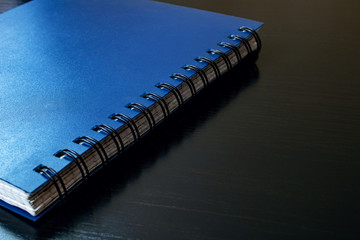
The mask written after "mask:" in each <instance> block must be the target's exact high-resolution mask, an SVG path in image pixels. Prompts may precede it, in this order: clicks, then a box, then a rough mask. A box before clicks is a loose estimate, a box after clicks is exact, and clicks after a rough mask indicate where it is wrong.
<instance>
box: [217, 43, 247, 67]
mask: <svg viewBox="0 0 360 240" xmlns="http://www.w3.org/2000/svg"><path fill="white" fill-rule="evenodd" d="M218 45H219V46H221V47H226V48H229V49H231V50H232V51H233V52H234V53H235V56H236V58H237V61H238V63H239V62H241V60H242V57H241V53H240V51H239V49H238V48H237V47H236V46H235V45H232V44H231V43H227V42H219V43H218Z"/></svg>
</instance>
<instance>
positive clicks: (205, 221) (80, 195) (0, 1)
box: [0, 0, 360, 239]
mask: <svg viewBox="0 0 360 240" xmlns="http://www.w3.org/2000/svg"><path fill="white" fill-rule="evenodd" d="M20 2H21V1H10V0H7V1H4V0H0V11H4V10H6V9H8V8H11V7H14V6H15V5H17V4H19V3H20ZM164 2H171V3H175V4H179V5H184V6H190V7H195V8H200V9H206V10H210V11H216V12H221V13H225V14H230V15H235V16H239V17H246V18H251V19H255V20H259V21H262V22H264V23H265V25H264V27H263V29H261V31H260V36H261V38H262V41H263V49H262V51H261V53H260V55H259V58H258V60H257V61H256V65H254V64H251V63H247V64H243V65H242V66H240V67H239V68H237V69H235V71H233V72H231V73H230V74H228V75H226V76H225V77H223V78H222V79H221V81H218V82H217V83H215V84H213V85H212V86H210V87H209V89H207V91H205V92H203V93H202V94H200V95H199V96H198V97H197V98H196V99H195V100H194V101H193V102H192V103H191V104H189V105H188V106H185V107H184V108H183V109H182V110H181V111H179V112H177V113H176V114H175V115H174V116H173V117H172V118H170V119H169V121H167V122H166V123H165V124H163V125H162V126H160V127H158V128H157V129H156V130H155V131H154V132H153V133H152V134H151V135H150V136H148V137H146V138H145V139H144V140H143V141H142V142H141V143H140V144H139V145H138V146H137V147H135V148H133V149H132V150H130V151H128V153H127V154H125V156H123V157H122V158H121V160H120V161H118V162H115V163H113V164H112V165H111V167H110V168H108V169H106V170H104V171H101V172H100V173H99V174H97V175H96V176H95V177H94V178H93V179H92V180H91V181H90V182H89V183H88V184H86V185H85V186H84V187H82V188H81V189H79V190H78V191H76V192H75V193H74V194H72V196H71V197H70V199H69V201H68V202H66V203H65V204H64V205H63V206H62V207H60V208H58V209H56V210H54V211H52V212H51V213H50V214H49V215H47V216H46V217H45V218H44V219H43V220H42V221H40V222H39V223H36V224H32V223H30V222H28V221H25V220H23V219H22V218H19V217H17V216H15V215H14V214H12V213H10V212H8V211H6V210H4V209H0V239H12V238H13V239H21V238H25V239H33V238H35V239H47V238H54V239H71V238H76V239H79V238H80V239H81V238H85V239H359V237H360V230H359V213H360V211H359V210H360V207H359V203H360V193H359V186H360V178H359V174H358V173H359V170H360V162H359V160H360V159H359V156H360V151H359V149H360V146H359V145H360V144H359V142H360V140H359V134H360V82H359V80H360V77H359V76H360V71H359V63H360V61H359V56H360V51H359V50H360V46H359V45H360V33H359V23H360V14H359V12H360V2H359V1H357V0H353V1H340V0H327V1H325V0H319V1H316V0H315V1H289V0H288V1H286V0H283V1H280V0H279V1H267V0H263V1H236V0H232V1H230V0H221V1H215V0H211V1H210V0H193V1H186V0H166V1H164ZM234 31H236V29H234ZM0 34H1V33H0ZM257 69H258V71H257Z"/></svg>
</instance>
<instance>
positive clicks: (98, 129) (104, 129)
mask: <svg viewBox="0 0 360 240" xmlns="http://www.w3.org/2000/svg"><path fill="white" fill-rule="evenodd" d="M92 130H94V131H95V132H105V133H107V134H108V135H109V136H110V137H111V138H112V140H113V141H114V143H115V145H116V148H117V150H118V153H120V152H122V151H123V150H124V143H123V141H122V139H121V137H120V135H119V134H118V133H117V132H116V130H115V129H114V128H113V127H110V126H109V125H106V124H100V125H96V126H94V127H93V128H92ZM114 135H115V136H114ZM116 139H117V140H116ZM119 143H120V145H119ZM120 146H121V147H120Z"/></svg>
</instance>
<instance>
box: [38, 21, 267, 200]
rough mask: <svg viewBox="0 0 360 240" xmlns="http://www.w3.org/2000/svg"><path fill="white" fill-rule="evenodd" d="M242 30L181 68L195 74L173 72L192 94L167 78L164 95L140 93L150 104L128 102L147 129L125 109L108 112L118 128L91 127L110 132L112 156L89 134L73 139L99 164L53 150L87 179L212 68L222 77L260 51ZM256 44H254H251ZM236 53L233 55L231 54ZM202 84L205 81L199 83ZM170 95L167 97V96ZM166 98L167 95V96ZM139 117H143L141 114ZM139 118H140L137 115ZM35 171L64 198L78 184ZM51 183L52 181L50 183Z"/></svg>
mask: <svg viewBox="0 0 360 240" xmlns="http://www.w3.org/2000/svg"><path fill="white" fill-rule="evenodd" d="M238 31H240V32H246V33H248V34H249V37H248V38H245V37H243V36H241V35H237V34H231V35H229V36H228V38H229V39H231V40H232V41H237V42H238V43H237V44H233V43H229V42H219V43H218V44H217V45H218V46H220V47H222V48H226V49H229V50H228V51H221V50H218V49H209V50H207V51H206V52H207V53H208V54H209V55H217V56H218V57H217V58H216V59H215V60H211V59H210V58H207V57H197V58H195V59H194V60H195V61H196V62H199V63H206V66H205V67H203V68H200V67H198V66H195V65H191V64H190V65H185V66H183V67H182V68H183V69H184V70H186V71H188V72H192V73H193V75H192V76H191V77H188V76H186V75H184V74H181V73H174V74H171V75H170V78H171V79H174V80H179V81H181V82H182V84H183V85H184V86H187V88H188V90H189V92H190V96H187V97H186V96H184V94H183V93H182V92H181V91H180V90H179V86H180V85H181V84H180V85H179V86H174V85H173V84H170V83H168V82H161V83H158V84H156V85H155V87H157V88H158V89H162V90H167V91H168V93H167V94H165V95H164V97H162V96H160V95H159V94H156V93H153V92H148V93H144V94H142V95H141V97H142V98H143V99H147V100H149V101H153V102H154V104H152V105H151V106H150V107H146V106H145V105H143V104H141V103H131V104H128V105H126V106H125V107H126V108H128V109H130V110H134V111H138V112H139V114H138V115H137V116H141V117H143V118H144V119H145V120H146V121H145V122H146V125H147V126H148V127H147V128H146V127H144V126H142V127H143V128H145V129H147V130H146V131H144V130H143V131H142V130H141V129H140V125H139V120H135V119H134V118H131V117H129V116H127V115H125V114H122V113H113V114H111V115H110V116H109V118H110V119H111V120H114V121H117V122H120V123H122V127H119V128H117V129H115V128H114V127H111V126H109V125H107V124H99V125H96V126H94V127H93V128H92V130H93V131H95V132H98V133H102V134H105V135H107V136H106V137H105V138H103V140H104V139H108V142H112V145H113V146H115V148H116V153H115V154H112V155H111V156H109V154H108V151H109V150H107V148H108V146H109V143H107V145H105V142H106V141H103V140H101V141H98V140H96V139H95V138H93V137H90V136H82V137H78V138H76V139H74V140H73V142H74V143H76V144H80V145H83V146H86V147H88V148H89V149H93V151H94V154H95V155H97V158H98V160H99V165H98V166H96V167H92V168H91V167H90V166H89V164H88V163H87V161H86V159H85V158H84V157H83V156H82V155H81V154H79V153H78V152H76V151H74V150H71V149H62V150H59V151H58V152H56V153H55V154H54V156H56V157H58V158H60V159H61V158H65V157H66V158H68V159H69V160H71V161H72V162H73V163H74V165H76V168H78V171H79V172H80V175H81V179H79V180H78V181H83V182H84V181H86V180H87V179H88V177H89V176H90V175H91V174H92V173H93V172H94V171H95V170H96V169H99V168H104V167H106V165H107V164H108V162H109V161H110V160H111V159H113V158H114V157H116V156H118V155H119V154H121V153H122V152H124V150H125V149H126V148H127V147H129V146H130V145H132V144H133V143H136V142H137V141H139V139H140V138H141V137H142V136H143V135H144V134H145V133H147V132H149V131H151V130H153V129H154V127H155V126H156V125H157V124H158V123H159V122H161V121H162V120H165V119H167V118H168V117H169V116H170V114H171V113H172V112H173V111H175V110H176V109H178V108H180V107H181V106H182V105H183V104H184V103H185V102H186V101H187V100H188V99H192V98H193V97H194V96H195V95H196V94H197V93H198V92H199V91H200V90H202V89H203V88H205V87H207V86H208V85H209V84H210V83H211V81H212V80H214V79H210V78H209V74H208V73H209V69H211V70H210V71H211V72H212V73H213V74H214V75H215V79H217V78H219V77H220V76H221V75H222V74H223V73H224V72H227V71H229V70H231V69H232V68H233V67H234V66H235V65H236V64H238V63H240V62H241V61H243V58H244V57H246V56H253V55H255V54H257V53H258V52H259V51H260V49H261V47H262V45H261V40H260V37H259V35H258V34H257V32H256V31H255V30H253V29H251V28H249V27H241V28H239V29H238ZM249 39H254V40H255V45H254V44H253V45H252V44H251V43H250V42H249ZM252 46H255V47H252ZM242 48H245V51H246V53H245V54H242V53H241V49H242ZM231 56H233V57H231ZM220 62H221V63H222V64H223V65H225V69H221V68H220V66H219V65H220V64H219V63H220ZM196 77H197V78H198V79H199V80H198V82H195V81H194V79H195V78H196ZM199 84H200V85H202V86H200V87H199ZM166 96H167V98H166ZM170 97H172V98H173V101H174V102H176V106H175V107H174V106H173V107H171V106H170V105H171V104H173V103H171V104H170V103H169V98H170ZM165 98H166V99H165ZM155 105H156V106H158V107H159V111H160V112H161V115H162V116H160V117H159V118H158V119H156V116H155V115H154V114H153V108H151V107H152V106H155ZM141 117H140V118H141ZM138 119H139V118H138ZM124 129H128V131H129V134H128V136H127V138H129V139H127V141H124V139H123V136H122V133H123V132H124V131H125V130H124ZM34 171H36V172H37V173H39V174H41V175H43V176H44V177H45V178H47V179H49V180H50V183H52V185H53V188H54V191H55V192H57V195H58V199H60V200H63V199H64V198H65V197H66V195H67V193H68V192H69V190H71V189H69V188H70V187H67V186H75V185H76V184H67V182H66V181H65V180H64V179H63V178H64V177H65V176H64V175H65V174H61V172H59V173H58V172H56V171H55V170H54V169H53V168H51V167H48V166H44V165H39V166H37V167H36V168H34ZM50 187H51V184H50Z"/></svg>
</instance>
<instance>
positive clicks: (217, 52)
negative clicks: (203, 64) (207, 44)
mask: <svg viewBox="0 0 360 240" xmlns="http://www.w3.org/2000/svg"><path fill="white" fill-rule="evenodd" d="M207 53H210V54H217V55H219V56H220V57H222V59H224V62H225V65H226V68H227V70H228V71H229V70H230V69H231V68H232V64H231V61H230V58H229V57H228V56H227V55H226V54H225V53H223V52H221V51H219V50H217V49H209V50H207Z"/></svg>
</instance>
